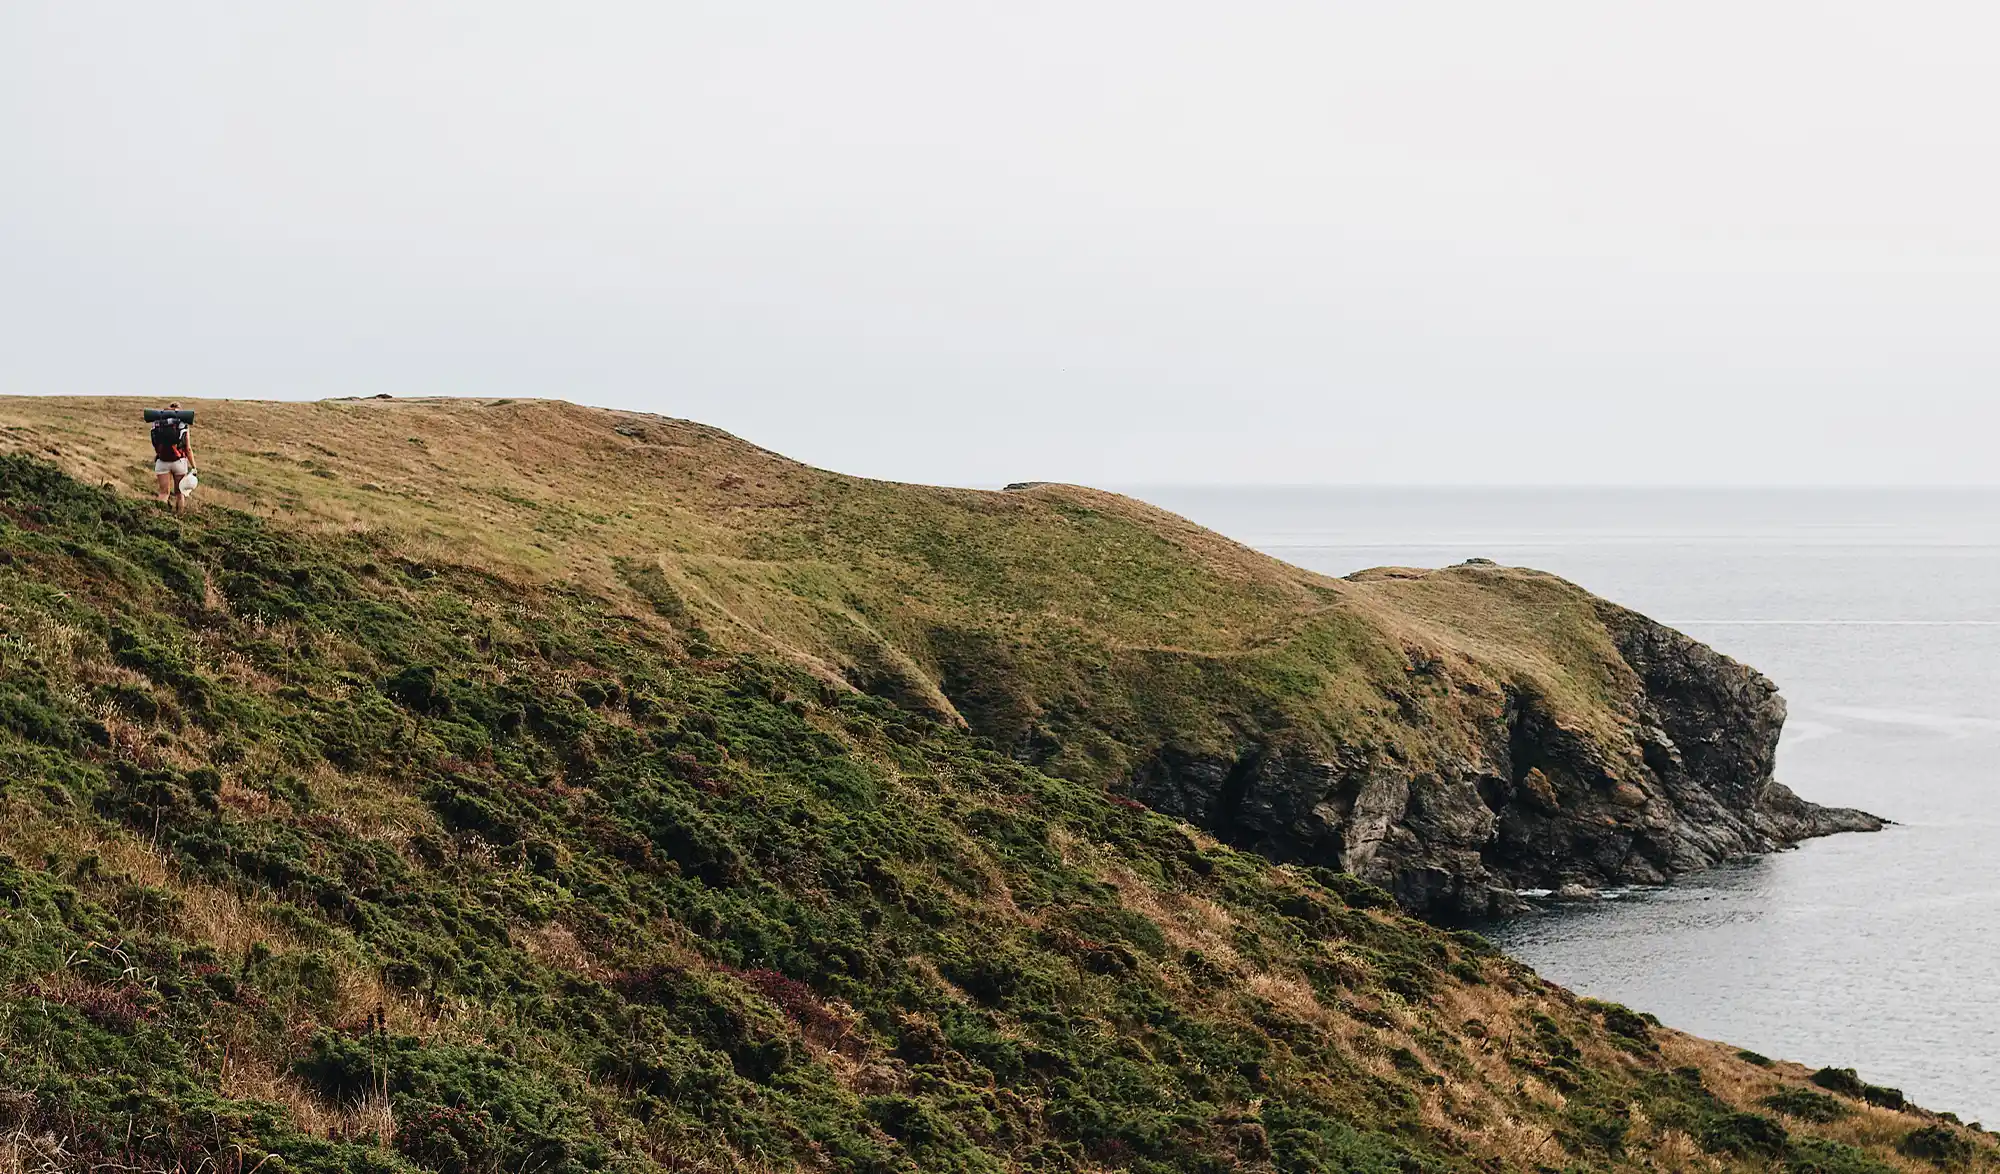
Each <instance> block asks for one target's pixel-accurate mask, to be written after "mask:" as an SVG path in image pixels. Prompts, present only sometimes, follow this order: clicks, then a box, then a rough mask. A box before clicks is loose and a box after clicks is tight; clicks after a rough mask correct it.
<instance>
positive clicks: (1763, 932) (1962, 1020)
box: [1131, 486, 2000, 1125]
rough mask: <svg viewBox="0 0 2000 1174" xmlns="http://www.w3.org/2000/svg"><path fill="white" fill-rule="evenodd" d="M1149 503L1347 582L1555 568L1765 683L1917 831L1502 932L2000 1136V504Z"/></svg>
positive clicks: (1823, 785) (1559, 906) (1670, 1006)
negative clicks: (1392, 570)
mask: <svg viewBox="0 0 2000 1174" xmlns="http://www.w3.org/2000/svg"><path fill="white" fill-rule="evenodd" d="M1131 492H1133V493H1135V495H1137V496H1140V497H1143V498H1145V499H1147V500H1149V501H1152V502H1154V503H1156V504H1158V505H1160V506H1163V507H1165V508H1167V509H1170V510H1173V511H1174V512H1176V513H1179V514H1182V515H1185V516H1187V517H1189V518H1192V519H1193V520H1195V521H1197V522H1200V523H1202V524H1204V525H1206V526H1209V527H1211V528H1212V529H1215V530H1219V531H1221V532H1222V533H1224V534H1227V535H1229V536H1231V537H1233V538H1235V539H1237V540H1239V541H1241V542H1243V543H1245V544H1247V545H1249V546H1253V547H1255V548H1257V549H1259V550H1262V551H1265V552H1267V553H1269V554H1272V555H1275V556H1276V557H1278V558H1281V559H1284V560H1286V561H1287V562H1291V563H1295V564H1297V565H1299V566H1303V567H1308V568H1311V569H1312V570H1316V571H1322V572H1325V573H1327V574H1332V575H1345V574H1348V573H1351V572H1353V571H1357V570H1361V569H1364V568H1367V567H1374V566H1417V567H1437V566H1444V565H1448V564H1451V563H1456V562H1462V561H1464V560H1465V559H1468V558H1474V557H1480V558H1490V559H1493V560H1495V561H1497V562H1500V563H1505V564H1510V565H1514V566H1527V567H1536V568H1539V569H1541V570H1546V571H1551V572H1554V573H1556V574H1558V575H1562V576H1563V577H1565V578H1568V579H1570V580H1572V581H1574V582H1576V583H1579V584H1581V585H1583V586H1584V587H1586V588H1589V589H1590V590H1592V591H1594V592H1597V593H1598V594H1600V595H1603V596H1605V597H1607V598H1610V599H1613V600H1616V601H1618V602H1620V603H1622V604H1625V605H1626V606H1628V607H1632V608H1634V609H1636V610H1638V611H1641V612H1644V613H1646V614H1647V615H1650V616H1652V617H1654V618H1655V619H1658V620H1661V621H1664V622H1666V623H1668V624H1671V625H1672V626H1674V627H1676V628H1679V629H1680V630H1681V631H1683V632H1686V633H1688V634H1689V635H1691V636H1694V637H1696V638H1698V639H1700V640H1703V641H1706V642H1707V643H1709V644H1711V645H1713V646H1714V647H1716V648H1718V649H1720V650H1722V651H1723V652H1725V653H1728V654H1729V655H1730V656H1733V657H1735V658H1737V659H1738V660H1740V661H1743V662H1744V663H1746V664H1749V665H1752V666H1754V667H1755V668H1757V669H1759V670H1761V671H1763V672H1764V673H1765V674H1766V675H1768V676H1769V677H1771V678H1772V679H1773V680H1774V681H1776V682H1777V683H1778V685H1779V688H1780V689H1781V691H1782V693H1783V695H1784V697H1785V699H1786V701H1787V702H1788V703H1789V705H1790V712H1791V717H1790V720H1789V721H1788V723H1787V724H1786V727H1785V733H1784V738H1783V741H1782V742H1781V743H1780V746H1779V753H1778V777H1779V778H1780V779H1782V780H1783V781H1784V782H1786V783H1787V784H1789V785H1790V786H1791V787H1792V789H1794V790H1795V791H1797V792H1798V793H1799V794H1801V795H1803V796H1804V797H1806V798H1808V799H1811V800H1814V801H1816V802H1820V803H1827V804H1834V805H1839V806H1849V807H1860V808H1863V809H1866V810H1868V811H1872V812H1874V813H1876V814H1877V815H1881V816H1884V817H1886V818H1889V819H1892V820H1894V821H1896V822H1895V826H1893V827H1891V828H1889V829H1888V830H1886V831H1883V832H1879V833H1875V834H1851V835H1843V836H1835V837H1832V838H1828V839H1823V840H1815V841H1812V842H1810V843H1808V844H1806V845H1804V846H1802V847H1800V848H1797V849H1795V850H1792V851H1788V852H1782V853H1778V854H1776V855H1771V856H1764V857H1758V858H1754V859H1747V860H1741V861H1736V862H1732V863H1729V864H1726V865H1723V866H1721V867H1718V868H1716V869H1713V870H1711V871H1708V872H1704V873H1701V874H1698V875H1694V876H1689V877H1686V878H1683V879H1681V880H1679V881H1678V882H1676V883H1674V884H1672V885H1670V886H1667V887H1664V888H1637V889H1629V890H1625V891H1621V892H1614V893H1611V894H1607V895H1606V896H1605V898H1604V899H1601V900H1597V901H1591V902H1577V903H1557V902H1553V901H1543V902H1541V903H1539V904H1538V905H1537V907H1536V909H1535V910H1534V911H1533V912H1531V913H1529V914H1527V915H1524V916H1521V917H1518V918H1513V919H1510V920H1507V921H1505V922H1502V923H1498V924H1494V925H1489V926H1486V927H1484V930H1485V932H1486V933H1487V935H1488V936H1489V937H1491V938H1493V939H1494V940H1495V941H1496V942H1498V943H1499V944H1500V945H1501V946H1502V947H1503V948H1505V949H1506V950H1507V951H1508V952H1510V953H1512V954H1513V955H1514V956H1516V957H1518V958H1520V959H1522V960H1524V961H1526V962H1528V963H1530V964H1531V965H1533V966H1534V967H1535V968H1536V969H1537V970H1538V971H1540V972H1541V973H1542V974H1543V975H1545V976H1546V977H1548V978H1550V979H1552V980H1554V981H1556V982H1559V983H1562V984H1563V985H1565V986H1568V987H1570V988H1571V989H1573V990H1575V991H1577V992H1579V993H1581V994H1586V995H1593V996H1596V997H1599V998H1604V999H1611V1000H1615V1001H1617V1002H1621V1003H1624V1004H1627V1005H1628V1006H1631V1007H1633V1008H1635V1009H1638V1010H1644V1011H1651V1012H1653V1013H1654V1014H1656V1015H1658V1016H1659V1017H1660V1018H1661V1020H1663V1021H1664V1022H1666V1023H1668V1024H1670V1025H1672V1026H1674V1027H1678V1028H1682V1029H1684V1030H1687V1031H1691V1032H1694V1033H1696V1034H1698V1035H1703V1036H1708V1037H1711V1038H1714V1039H1720V1040H1727V1041H1729V1042H1730V1043H1733V1044H1735V1045H1737V1046H1739V1047H1742V1048H1748V1049H1751V1050H1753V1051H1757V1052H1761V1053H1763V1054H1765V1055H1769V1056H1773V1057H1780V1058H1784V1059H1788V1060H1796V1061H1799V1062H1802V1063H1805V1064H1809V1065H1812V1066H1815V1067H1817V1066H1820V1065H1833V1066H1837V1067H1843V1068H1848V1067H1851V1068H1856V1069H1858V1070H1859V1071H1860V1073H1861V1075H1862V1077H1863V1078H1864V1079H1866V1080H1869V1081H1871V1082H1873V1083H1876V1084H1886V1085H1892V1086H1895V1087H1898V1088H1901V1089H1902V1090H1903V1091H1904V1092H1905V1093H1906V1094H1907V1095H1908V1096H1909V1097H1910V1098H1911V1099H1912V1100H1914V1101H1915V1102H1916V1103H1918V1104H1921V1105H1923V1106H1925V1107H1926V1108H1930V1109H1935V1110H1951V1111H1954V1112H1956V1113H1958V1114H1959V1115H1960V1116H1961V1117H1962V1118H1964V1119H1965V1120H1968V1121H1971V1120H1980V1119H1983V1120H1985V1121H1986V1122H1988V1123H1990V1124H1993V1125H2000V489H1666V488H1660V489H1567V488H1565V489H1527V488H1502V489H1462V488H1436V489H1428V488H1395V489H1386V488H1384V489H1376V488H1351V489H1350V488H1298V489H1289V488H1217V487H1201V488H1194V487H1159V486H1154V487H1147V488H1141V489H1135V490H1132V491H1131Z"/></svg>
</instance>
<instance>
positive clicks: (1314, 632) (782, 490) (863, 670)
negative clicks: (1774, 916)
mask: <svg viewBox="0 0 2000 1174" xmlns="http://www.w3.org/2000/svg"><path fill="white" fill-rule="evenodd" d="M141 406H142V404H141V402H140V401H136V400H39V399H38V400H19V399H15V400H0V447H17V448H21V449H25V450H27V451H33V452H40V453H42V454H44V455H48V456H50V457H51V459H54V460H56V461H57V462H58V463H60V464H62V465H63V466H64V467H66V468H69V469H71V470H72V471H74V472H76V473H77V474H78V475H80V476H82V477H84V478H85V479H87V480H90V481H93V482H99V481H101V482H108V483H111V484H114V485H117V486H119V487H121V488H134V489H136V488H139V487H140V486H141V485H142V483H143V481H144V480H145V473H144V470H143V469H142V467H141V464H140V462H138V461H136V460H135V459H134V457H135V451H134V450H135V448H143V441H142V438H141V437H140V435H139V432H140V429H139V428H138V427H137V426H136V425H135V423H134V421H135V420H136V418H137V410H138V408H139V407H141ZM197 406H198V407H200V408H201V410H202V412H203V414H202V416H201V418H200V424H199V426H198V427H197V429H196V436H197V439H198V447H199V448H200V449H201V450H202V451H204V452H206V453H208V454H210V456H211V457H212V459H211V460H210V461H209V462H208V468H207V469H206V470H205V474H206V475H205V477H204V484H205V485H206V486H208V487H209V488H208V489H206V490H204V492H207V493H211V494H212V496H211V497H210V498H209V500H211V501H215V502H218V503H221V504H227V505H232V506H238V507H242V508H248V509H251V510H253V511H257V512H260V513H265V514H268V515H271V516H274V517H277V518H280V519H283V520H284V521H286V522H287V523H288V524H292V525H301V524H303V525H308V526H311V527H314V528H322V529H333V530H349V529H366V528H388V529H391V530H393V531H394V532H396V533H397V534H398V535H399V540H401V541H406V542H414V543H416V544H417V545H418V546H419V547H420V548H422V549H425V550H427V551H432V552H435V553H437V554H438V555H439V556H441V557H448V558H451V559H454V560H457V561H462V562H467V563H470V564H474V565H479V566H483V567H487V568H489V569H492V570H494V571H496V572H499V573H502V574H506V575H509V576H511V577H524V578H527V579H529V580H533V581H542V582H557V581H560V582H568V583H572V584H575V585H577V586H579V587H581V588H582V589H585V590H589V591H592V592H594V593H596V594H599V595H601V596H604V597H605V598H607V599H615V600H619V601H621V602H622V603H623V604H624V605H625V606H627V607H628V608H630V609H631V610H635V611H637V610H643V605H642V603H641V602H640V601H641V600H651V601H652V602H653V603H654V604H656V605H657V604H660V603H662V602H663V601H664V602H665V604H666V606H667V607H668V610H670V611H671V610H673V609H675V608H685V609H686V611H687V612H688V613H690V614H691V615H692V616H693V617H695V618H698V619H699V620H700V621H701V622H702V623H703V624H704V626H705V627H706V628H707V630H708V631H709V632H710V634H711V635H712V637H713V638H714V639H715V640H716V642H717V643H718V644H719V645H721V646H723V647H729V648H736V649H752V648H754V649H760V650H776V651H779V652H781V653H782V654H784V655H787V656H789V657H791V658H792V659H794V660H796V661H798V662H799V663H802V664H805V665H808V666H810V667H812V668H814V669H815V670H817V671H820V672H822V673H824V674H826V675H828V676H832V677H844V678H846V679H848V680H850V681H859V682H862V683H864V684H866V685H867V686H868V687H870V688H871V689H873V690H874V691H877V692H881V693H883V694H885V695H889V696H894V697H898V698H900V699H903V700H905V701H908V702H912V703H917V704H927V705H929V706H931V707H933V708H935V709H937V710H939V711H940V712H944V713H950V714H957V713H962V714H963V716H965V717H967V718H969V719H971V720H972V721H973V724H974V725H975V726H976V727H977V728H978V729H979V730H980V731H981V732H982V733H987V734H990V735H992V736H994V737H995V738H996V740H997V741H999V742H1000V743H1001V744H1002V745H1003V746H1006V747H1008V748H1009V749H1019V748H1021V747H1024V746H1032V747H1034V748H1036V750H1037V752H1038V753H1037V757H1038V759H1040V760H1043V761H1044V762H1045V765H1046V766H1047V767H1048V769H1050V770H1052V771H1054V772H1055V773H1058V774H1061V775H1064V776H1065V777H1073V778H1081V779H1088V780H1091V781H1097V782H1107V781H1115V780H1119V779H1122V778H1125V777H1129V775H1130V773H1131V772H1132V770H1133V769H1135V768H1136V767H1138V766H1139V765H1141V764H1142V763H1143V761H1144V760H1145V759H1146V758H1147V757H1149V756H1150V755H1151V754H1153V753H1154V752H1155V751H1156V750H1157V749H1158V748H1159V747H1160V746H1161V745H1163V744H1167V743H1173V744H1174V745H1175V746H1176V747H1177V748H1178V749H1182V750H1190V751H1207V752H1218V753H1225V754H1227V753H1230V752H1233V751H1234V750H1236V749H1238V748H1239V743H1240V742H1241V741H1242V739H1243V737H1244V735H1245V734H1246V732H1254V731H1269V730H1272V729H1276V728H1291V729H1294V730H1297V731H1300V732H1302V733H1303V734H1304V735H1305V736H1306V737H1308V738H1311V739H1314V740H1319V741H1322V742H1325V741H1331V740H1332V735H1333V734H1335V733H1337V734H1338V735H1339V740H1340V741H1342V742H1343V743H1345V744H1347V745H1361V746H1372V747H1393V748H1394V751H1395V753H1397V754H1398V755H1399V756H1400V757H1402V758H1403V759H1404V760H1405V761H1409V762H1414V763H1422V762H1424V761H1426V760H1427V759H1428V758H1430V757H1432V756H1434V755H1438V754H1452V753H1455V752H1457V751H1458V750H1459V749H1461V748H1460V747H1458V746H1456V745H1453V744H1452V741H1451V734H1452V732H1453V731H1454V730H1456V729H1462V728H1464V723H1461V722H1457V721H1454V720H1452V718H1453V714H1452V713H1451V712H1449V710H1450V707H1453V706H1462V705H1477V706H1485V707H1490V708H1497V707H1498V706H1499V705H1500V704H1501V696H1502V693H1503V690H1504V689H1505V688H1507V687H1514V688H1524V689H1530V690H1533V691H1534V692H1536V693H1538V694H1540V695H1542V696H1543V697H1545V698H1547V699H1548V704H1549V705H1550V707H1551V708H1552V709H1553V710H1554V711H1555V712H1556V713H1558V714H1559V715H1561V716H1562V718H1563V720H1564V721H1565V722H1567V723H1568V724H1571V725H1574V726H1576V727H1578V728H1582V729H1587V730H1591V731H1593V732H1596V733H1600V734H1603V735H1604V736H1605V737H1606V739H1607V740H1608V741H1613V742H1619V741H1622V740H1623V739H1621V738H1620V736H1619V734H1620V731H1621V729H1622V727H1623V726H1624V725H1625V724H1626V723H1627V721H1628V720H1629V715H1628V714H1627V713H1626V712H1624V710H1623V708H1622V707H1621V705H1620V704H1618V701H1619V699H1623V698H1627V697H1629V696H1630V695H1631V693H1632V691H1633V688H1634V682H1633V681H1632V680H1631V678H1630V674H1629V671H1628V670H1627V669H1626V668H1625V666H1624V664H1623V662H1622V661H1620V660H1619V659H1618V657H1617V656H1616V654H1615V653H1614V651H1613V650H1612V649H1611V648H1610V646H1609V644H1608V641H1607V639H1606V637H1605V635H1604V633H1603V631H1602V628H1601V626H1600V625H1599V624H1598V623H1597V621H1596V619H1595V617H1594V616H1593V615H1592V613H1591V610H1590V607H1589V604H1588V600H1587V598H1586V597H1585V595H1584V594H1583V593H1582V592H1580V591H1578V590H1577V589H1575V588H1574V587H1571V586H1570V585H1568V584H1565V583H1562V582H1560V581H1559V580H1555V579H1553V578H1550V577H1547V576H1542V575H1537V574H1534V573H1533V572H1523V571H1513V570H1505V569H1499V568H1455V569H1452V570H1448V571H1442V572H1436V573H1432V574H1428V575H1421V576H1416V575H1412V576H1399V575H1380V576H1373V577H1369V578H1367V579H1366V580H1364V581H1360V582H1351V581H1343V580H1334V579H1328V578H1326V577H1324V576H1320V575H1315V574H1312V573H1310V572H1307V571H1304V570H1301V569H1298V568H1295V567H1292V566H1289V565H1287V564H1284V563H1281V562H1278V561H1277V560H1275V559H1271V558H1268V557H1266V556H1264V555H1261V554H1258V553H1256V552H1254V551H1251V550H1248V549H1246V548H1244V547H1242V546H1239V545H1237V544H1235V543H1232V542H1230V541H1228V540H1226V539H1224V538H1222V537H1220V536H1219V535H1216V534H1214V533H1212V532H1209V531H1206V530H1203V529H1201V528H1199V527H1197V526H1194V525H1192V524H1190V523H1188V522H1186V521H1184V520H1182V519H1180V518H1176V517H1174V516H1172V515H1169V514H1166V513H1164V512H1162V511H1159V510H1156V509H1153V508H1151V507H1149V506H1146V505H1144V504H1143V503H1140V502H1136V501H1132V500H1130V499H1126V498H1121V497H1117V496H1115V495H1110V494H1104V493H1099V492H1095V491H1092V490H1086V489H1080V488H1076V487H1068V486H1047V487H1041V488H1037V489H1034V490H1030V491H1025V492H1016V493H989V492H979V491H973V490H953V489H939V488H933V487H927V486H914V485H901V484H893V483H887V482H879V481H868V480H863V479H859V478H853V477H845V476H840V475H837V474H833V473H827V472H824V471H821V470H817V469H812V468H809V467H807V466H803V465H800V464H797V463H796V462H792V461H789V460H786V459H784V458H782V457H779V456H776V455H774V454H771V453H768V452H765V451H763V450H761V449H757V448H755V447H753V446H751V445H748V444H745V443H744V442H742V441H740V440H737V439H735V438H733V437H730V436H728V435H726V434H723V433H720V432H717V431H715V430H713V429H710V428H705V427H702V426H700V425H695V424H689V423H685V422H680V421H672V420H664V419H660V418H657V417H650V416H639V415H632V414H624V413H614V412H605V411H598V410H592V409H584V408H578V407H575V406H572V405H567V404H560V403H551V402H504V401H501V402H489V401H432V402H426V403H408V402H397V401H365V400H364V401H356V402H329V403H319V404H274V403H268V404H267V403H239V402H231V403H220V404H212V405H197ZM140 455H142V454H140ZM1419 661H1425V662H1430V663H1432V664H1437V665H1441V666H1443V671H1444V674H1445V676H1446V677H1448V678H1449V679H1452V680H1454V681H1458V682H1462V683H1467V684H1470V685H1472V686H1473V688H1471V689H1460V690H1456V691H1454V692H1453V694H1452V695H1451V696H1449V697H1426V696H1420V694H1422V693H1423V692H1424V690H1423V689H1422V688H1421V687H1420V686H1413V684H1412V675H1411V666H1412V665H1413V664H1414V663H1417V662H1419ZM939 682H943V684H944V693H945V694H949V696H945V695H941V694H940V692H939V687H938V683H939ZM1412 705H1415V706H1418V707H1421V708H1425V709H1426V710H1428V711H1431V712H1433V713H1434V715H1435V716H1436V717H1437V718H1438V719H1439V720H1436V721H1430V722H1424V723H1412V722H1411V721H1410V720H1409V711H1410V707H1411V706H1412ZM1420 726H1421V728H1419V727H1420ZM1322 735H1323V737H1320V736H1322Z"/></svg>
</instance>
